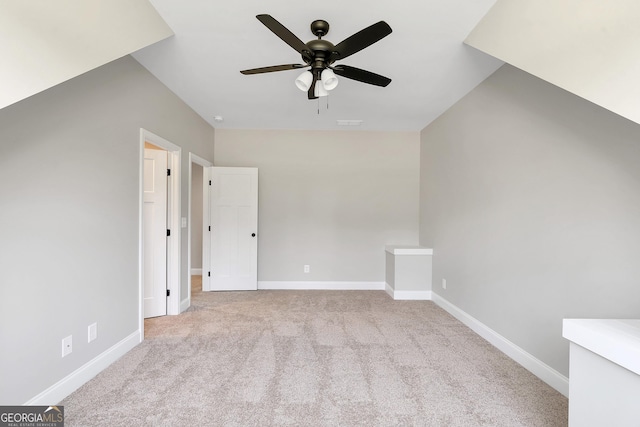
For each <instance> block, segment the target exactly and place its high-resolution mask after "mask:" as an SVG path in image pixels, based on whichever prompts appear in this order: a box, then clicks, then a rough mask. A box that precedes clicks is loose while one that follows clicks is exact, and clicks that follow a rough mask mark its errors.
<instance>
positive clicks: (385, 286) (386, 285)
mask: <svg viewBox="0 0 640 427" xmlns="http://www.w3.org/2000/svg"><path fill="white" fill-rule="evenodd" d="M384 290H385V292H386V293H387V294H389V296H390V297H391V298H393V288H392V287H391V285H390V284H388V283H386V282H385V284H384ZM394 299H395V298H394Z"/></svg>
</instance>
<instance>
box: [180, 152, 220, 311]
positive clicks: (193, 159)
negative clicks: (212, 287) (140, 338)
mask: <svg viewBox="0 0 640 427" xmlns="http://www.w3.org/2000/svg"><path fill="white" fill-rule="evenodd" d="M194 163H195V164H197V165H200V166H202V179H203V182H202V206H203V212H202V223H203V224H202V282H203V283H204V277H205V275H204V272H205V263H204V260H205V258H206V257H205V250H204V249H205V247H207V248H208V246H207V245H206V244H205V241H206V240H207V239H208V238H209V233H208V231H205V230H207V228H206V224H208V219H209V218H208V208H207V206H208V203H209V192H208V191H207V190H208V188H207V186H208V185H207V186H205V185H204V184H205V183H206V182H208V177H207V170H208V169H207V168H208V167H211V166H213V163H211V162H210V161H208V160H206V159H203V158H202V157H200V156H198V155H196V154H193V153H191V152H189V192H188V195H187V197H188V201H189V202H188V206H189V207H188V208H187V209H188V218H189V220H188V222H187V234H188V237H187V240H188V243H187V265H188V266H189V275H188V277H187V283H188V286H187V292H188V294H187V298H183V299H182V301H181V302H180V311H181V312H183V311H185V310H186V309H187V308H189V307H191V232H192V231H191V230H192V229H191V221H192V212H191V210H192V206H191V202H192V201H191V192H192V186H193V164H194ZM205 213H207V215H205ZM207 262H208V261H207ZM206 271H208V270H206ZM203 290H204V285H203Z"/></svg>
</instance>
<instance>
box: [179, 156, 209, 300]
mask: <svg viewBox="0 0 640 427" xmlns="http://www.w3.org/2000/svg"><path fill="white" fill-rule="evenodd" d="M211 166H213V164H212V163H211V162H210V161H208V160H205V159H203V158H202V157H200V156H197V155H196V154H193V153H189V193H188V196H187V197H188V198H189V203H188V206H189V208H188V209H189V212H188V218H189V221H188V229H187V233H188V236H189V237H188V241H189V243H188V244H187V265H188V266H189V270H190V271H189V275H188V279H187V280H188V289H187V298H186V299H184V300H183V303H182V304H181V307H180V310H181V311H184V310H186V309H187V308H189V307H190V306H191V292H192V288H193V286H192V285H193V284H192V277H191V276H193V275H195V276H197V275H200V276H201V279H200V281H199V283H198V285H199V287H200V289H202V271H203V266H204V257H205V255H206V251H205V246H206V239H205V235H206V236H208V232H207V233H205V232H204V230H205V223H206V224H207V225H208V217H207V216H206V215H204V206H207V205H208V196H209V193H208V185H204V183H205V182H207V184H208V181H207V179H208V178H207V176H208V175H207V168H209V167H211ZM185 301H186V303H185Z"/></svg>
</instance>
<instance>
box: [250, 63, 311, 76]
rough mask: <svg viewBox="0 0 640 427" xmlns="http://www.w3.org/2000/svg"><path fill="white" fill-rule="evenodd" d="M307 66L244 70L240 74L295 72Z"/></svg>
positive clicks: (276, 66)
mask: <svg viewBox="0 0 640 427" xmlns="http://www.w3.org/2000/svg"><path fill="white" fill-rule="evenodd" d="M307 66H308V65H303V64H285V65H272V66H271V67H260V68H252V69H250V70H242V71H240V72H241V73H242V74H244V75H249V74H262V73H273V72H274V71H286V70H295V69H298V68H304V67H307Z"/></svg>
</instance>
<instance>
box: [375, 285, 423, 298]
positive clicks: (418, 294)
mask: <svg viewBox="0 0 640 427" xmlns="http://www.w3.org/2000/svg"><path fill="white" fill-rule="evenodd" d="M385 291H386V292H387V293H388V294H389V296H390V297H391V298H393V299H394V300H398V301H402V300H403V301H431V291H396V290H395V289H393V288H392V287H391V285H390V284H388V283H385Z"/></svg>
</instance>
